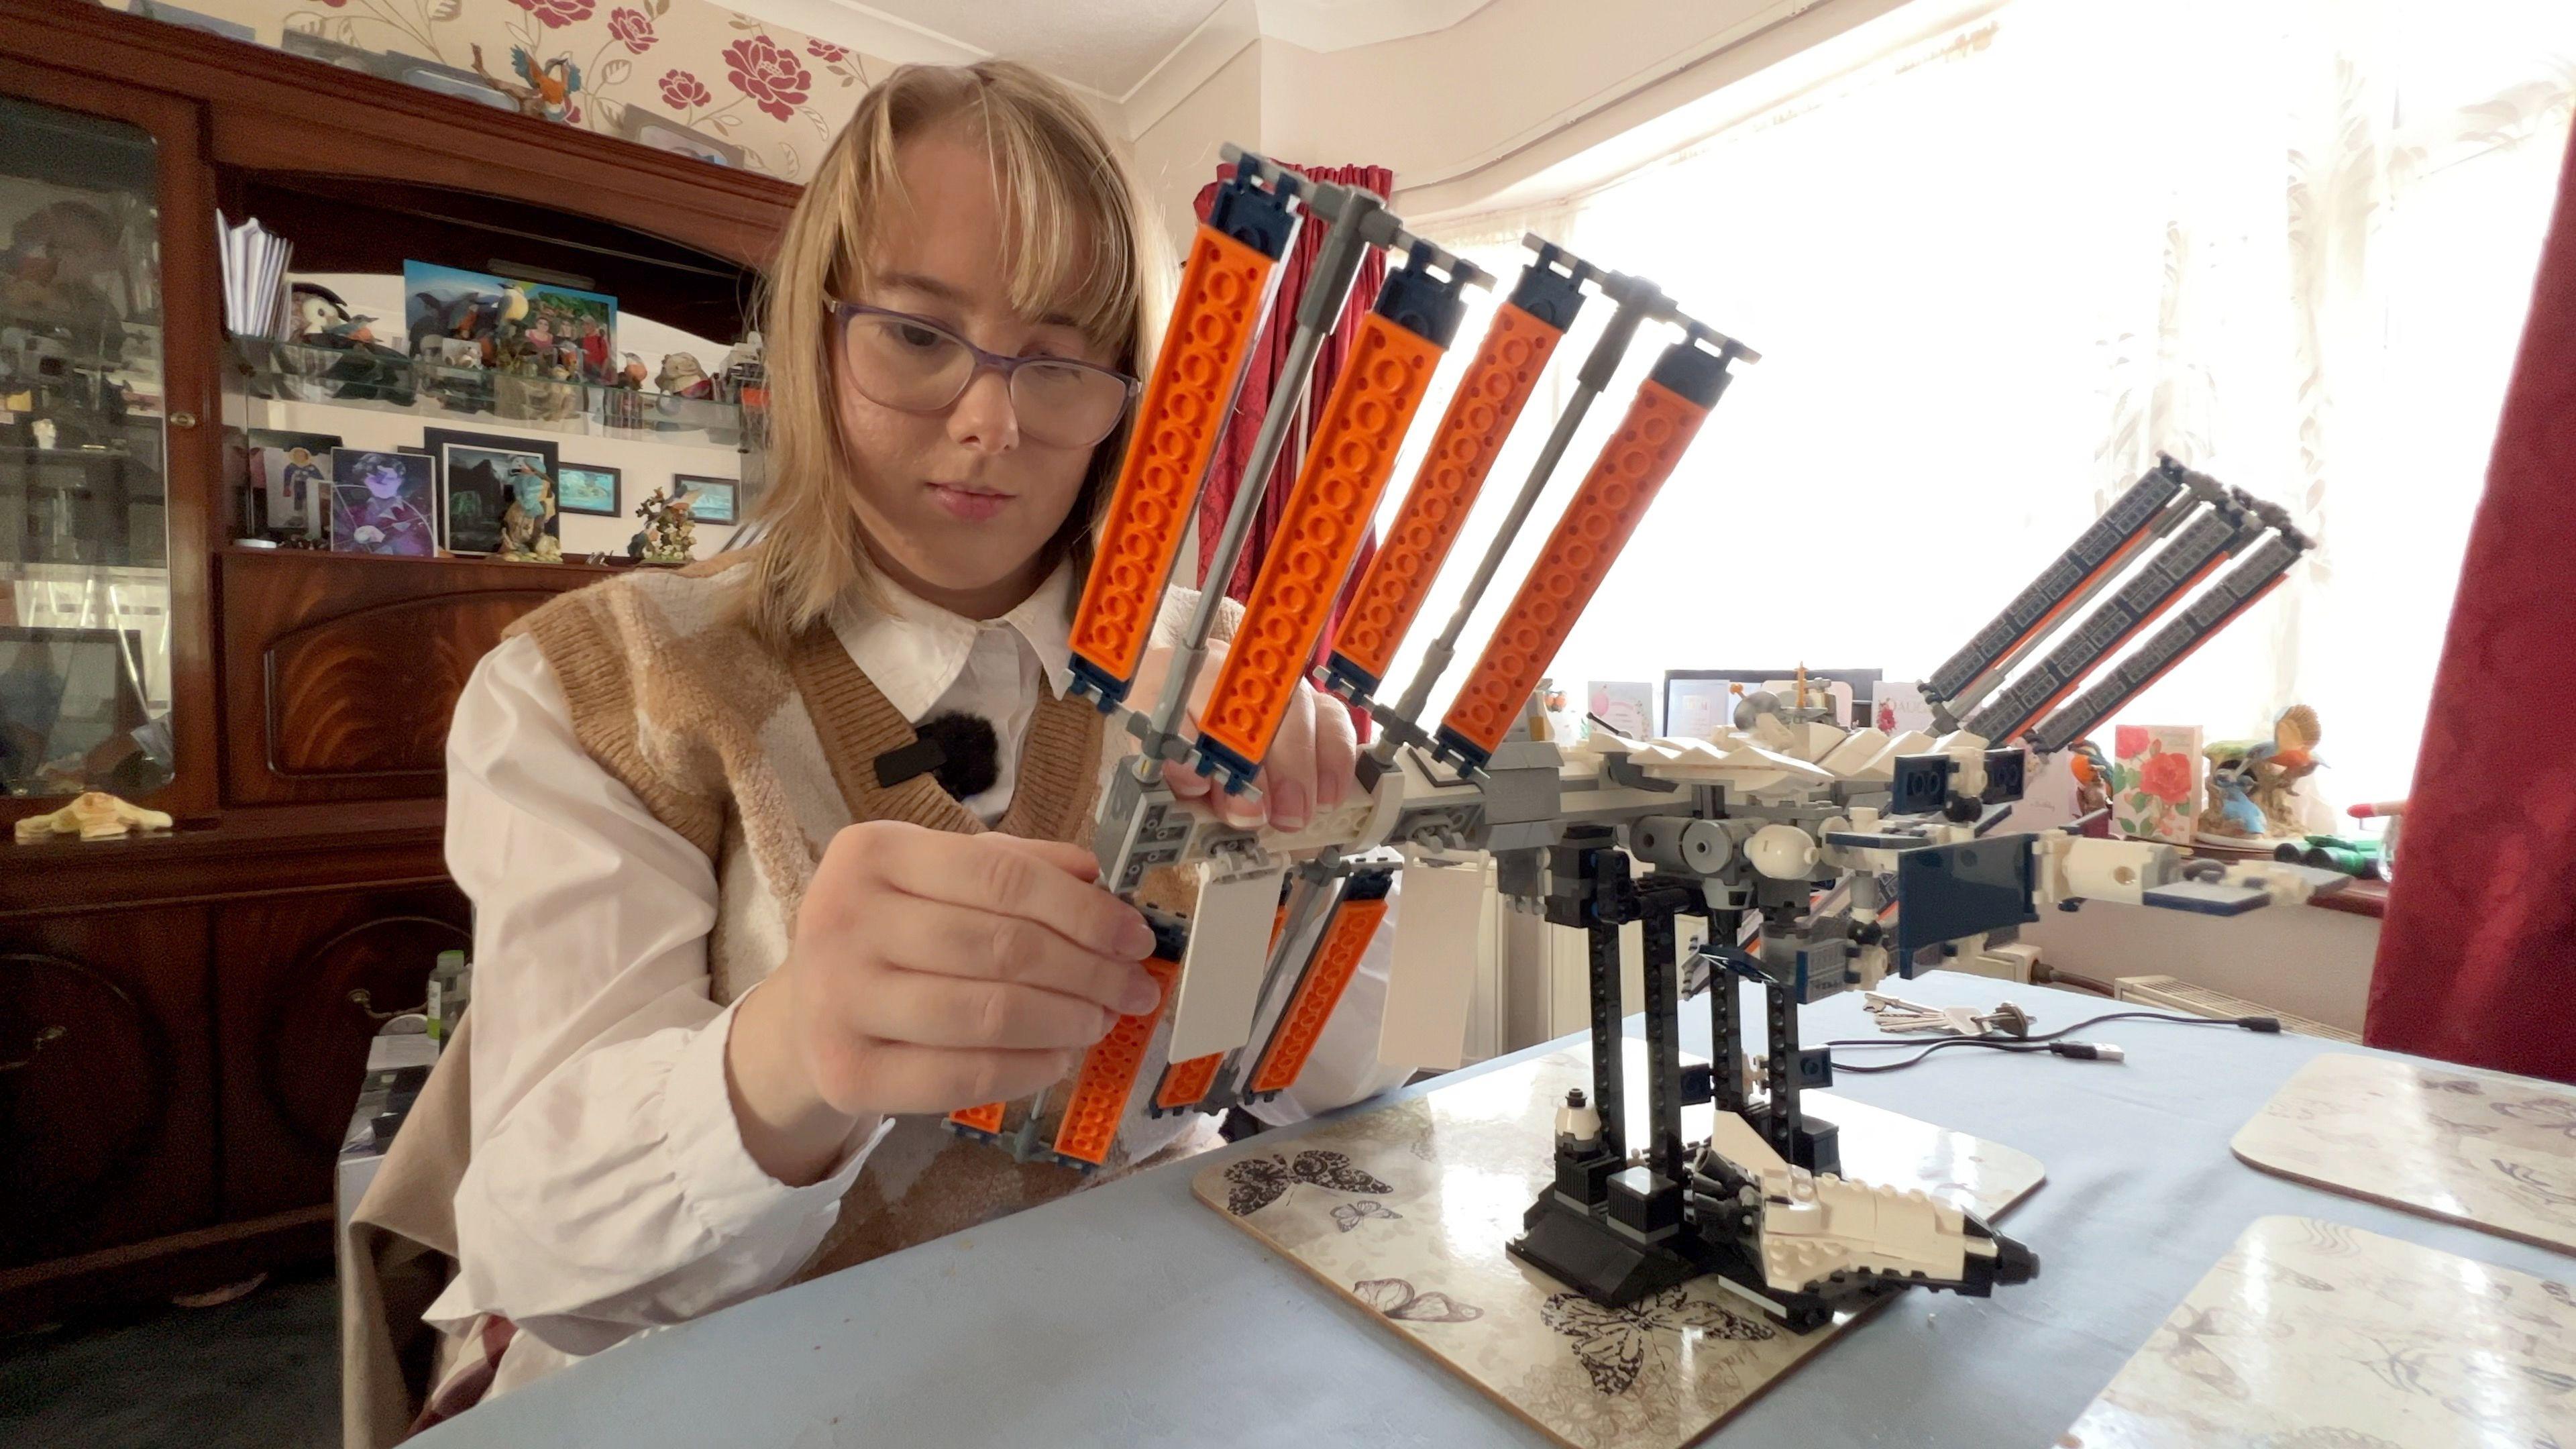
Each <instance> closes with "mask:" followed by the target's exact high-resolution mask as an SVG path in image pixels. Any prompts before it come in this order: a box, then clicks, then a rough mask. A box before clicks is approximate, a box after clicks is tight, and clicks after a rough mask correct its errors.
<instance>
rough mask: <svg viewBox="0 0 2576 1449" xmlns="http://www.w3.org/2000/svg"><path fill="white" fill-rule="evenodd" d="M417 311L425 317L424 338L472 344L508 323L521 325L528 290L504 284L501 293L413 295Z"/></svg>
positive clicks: (526, 307) (421, 293)
mask: <svg viewBox="0 0 2576 1449" xmlns="http://www.w3.org/2000/svg"><path fill="white" fill-rule="evenodd" d="M411 300H412V307H413V310H414V311H415V312H416V313H417V314H419V315H420V317H421V318H422V335H424V336H431V337H457V338H462V339H464V340H466V341H469V342H475V341H481V340H483V339H486V338H489V337H491V336H492V335H493V334H494V333H495V332H498V331H499V330H500V328H501V324H503V323H505V322H517V321H520V320H522V319H524V318H525V317H526V316H527V315H528V292H527V289H526V288H524V287H522V286H520V285H519V284H518V283H516V282H503V283H502V284H501V290H500V291H498V292H480V291H477V292H467V293H466V294H464V295H463V296H461V297H440V296H438V295H437V294H435V293H431V292H414V293H413V294H412V298H411Z"/></svg>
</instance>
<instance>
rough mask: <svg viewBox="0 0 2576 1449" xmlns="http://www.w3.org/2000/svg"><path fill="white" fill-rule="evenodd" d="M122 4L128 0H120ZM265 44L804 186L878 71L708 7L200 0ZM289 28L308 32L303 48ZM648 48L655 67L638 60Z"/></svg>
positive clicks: (598, 1) (650, 1)
mask: <svg viewBox="0 0 2576 1449" xmlns="http://www.w3.org/2000/svg"><path fill="white" fill-rule="evenodd" d="M111 3H116V4H120V5H121V4H124V3H126V0H111ZM189 5H190V8H192V9H195V10H200V11H203V12H205V13H207V14H210V15H215V16H219V17H221V18H223V19H226V20H233V21H238V22H240V23H242V24H244V25H248V26H249V27H251V29H252V31H253V33H255V34H256V35H257V36H258V37H259V39H260V41H261V42H262V43H263V44H266V45H271V46H276V47H278V48H281V49H296V48H298V46H299V45H300V46H302V47H303V48H304V49H305V51H306V53H314V52H315V51H320V52H323V53H324V55H325V58H331V57H332V56H334V55H346V54H347V53H348V49H345V48H354V49H355V50H358V51H364V52H368V53H370V54H372V55H375V56H382V57H400V58H403V59H404V60H406V61H427V62H432V63H434V64H435V65H437V66H440V67H444V68H445V69H446V71H447V72H463V73H465V74H466V75H467V76H471V77H473V78H476V79H479V81H480V82H481V84H483V85H485V86H488V87H490V88H491V89H492V90H494V91H497V92H499V93H500V94H501V95H503V96H506V97H508V98H509V100H510V101H511V103H512V104H513V105H515V106H517V107H518V109H519V110H520V112H521V113H523V114H525V115H530V116H535V117H537V118H539V119H542V120H548V121H553V122H557V123H559V124H562V125H568V126H578V127H580V128H581V129H583V130H586V131H597V132H600V133H602V134H604V135H611V136H624V137H628V138H630V139H648V140H654V141H659V142H660V143H662V144H664V145H666V147H670V148H672V149H677V147H672V146H671V143H672V142H673V141H674V140H679V141H684V142H685V143H686V144H687V147H688V149H690V150H691V151H692V153H693V154H700V155H704V156H709V157H720V158H721V159H722V160H723V161H724V162H727V163H736V162H737V158H738V164H740V165H742V166H743V167H744V168H746V169H748V170H753V171H760V172H765V173H767V174H769V175H772V176H776V177H779V178H780V179H782V180H787V181H802V180H803V179H804V178H805V174H806V172H807V171H808V170H809V169H810V168H811V167H812V165H813V164H814V161H815V159H816V158H817V157H819V156H820V155H821V154H822V152H823V148H824V147H825V146H827V145H828V144H830V142H831V139H832V137H833V136H834V135H836V134H838V133H839V131H840V129H841V126H842V124H843V122H845V121H846V120H847V119H848V118H849V114H850V111H851V109H852V108H853V107H854V106H856V105H857V104H858V100H859V96H860V95H861V94H862V93H863V92H864V91H865V89H866V87H867V85H868V84H869V79H870V77H871V76H873V75H878V74H882V73H883V72H884V71H886V70H887V69H890V68H891V67H890V66H889V65H888V64H887V63H886V62H883V61H879V60H876V59H874V58H872V57H869V56H866V55H862V54H860V53H858V52H856V51H853V50H851V49H850V48H849V47H847V46H843V45H836V44H834V43H832V42H830V41H827V40H822V39H818V38H816V37H814V36H810V35H805V34H802V33H800V32H798V31H793V30H788V29H786V28H784V27H781V26H776V25H770V24H767V23H765V22H762V21H758V20H754V19H752V18H750V17H749V16H746V15H742V14H738V13H736V12H735V11H732V10H728V9H726V8H724V7H723V6H721V5H716V4H712V3H709V0H189ZM289 36H295V37H298V40H297V41H296V42H295V43H294V44H290V43H289V41H288V37H289ZM647 52H650V56H649V59H648V60H638V59H637V57H639V56H645V55H646V54H647Z"/></svg>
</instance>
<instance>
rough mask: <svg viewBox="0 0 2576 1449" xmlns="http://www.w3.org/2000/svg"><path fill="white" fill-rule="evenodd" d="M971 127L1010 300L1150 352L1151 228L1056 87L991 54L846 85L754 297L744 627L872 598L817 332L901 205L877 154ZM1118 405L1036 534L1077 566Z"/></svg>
mask: <svg viewBox="0 0 2576 1449" xmlns="http://www.w3.org/2000/svg"><path fill="white" fill-rule="evenodd" d="M951 123H955V124H962V125H965V126H967V127H970V128H972V131H973V133H974V134H975V135H976V136H977V137H978V138H979V139H981V140H982V141H983V143H984V146H985V150H986V153H987V154H988V155H990V156H991V158H992V163H993V175H994V178H995V185H996V188H997V190H998V191H999V193H1000V196H999V199H1000V202H1001V207H1002V238H1001V241H1002V260H1003V267H1004V270H1005V271H1006V272H1007V273H1008V275H1009V277H1010V281H1011V290H1010V302H1011V305H1012V306H1013V307H1014V308H1016V309H1018V310H1019V311H1021V312H1023V313H1025V314H1026V315H1029V316H1031V317H1036V316H1040V315H1045V314H1050V313H1054V314H1061V315H1063V316H1066V317H1069V318H1071V319H1072V320H1073V321H1074V323H1075V324H1076V325H1077V326H1078V327H1080V329H1081V330H1082V332H1083V334H1084V335H1085V336H1086V337H1088V338H1089V339H1090V340H1091V341H1092V342H1094V343H1095V344H1097V345H1099V346H1100V347H1101V348H1103V349H1104V350H1105V351H1107V352H1108V353H1109V354H1111V355H1112V356H1113V357H1114V358H1115V359H1116V362H1115V364H1114V365H1115V366H1116V367H1118V369H1119V370H1120V371H1122V372H1127V373H1130V374H1133V375H1134V376H1137V377H1143V376H1144V375H1145V374H1146V373H1147V371H1149V370H1150V369H1151V367H1152V365H1153V359H1152V357H1151V355H1150V354H1151V351H1152V347H1153V337H1154V333H1153V331H1152V330H1151V323H1152V322H1153V321H1156V320H1159V319H1158V318H1155V317H1150V316H1149V309H1151V308H1153V306H1154V304H1157V303H1159V302H1160V301H1161V300H1162V293H1163V291H1164V287H1163V283H1162V277H1163V273H1164V272H1165V271H1166V270H1167V268H1165V267H1164V266H1163V265H1162V252H1163V250H1164V248H1163V242H1162V229H1161V228H1160V227H1159V226H1155V225H1152V224H1150V223H1149V221H1148V219H1147V216H1146V213H1145V210H1144V204H1143V202H1142V201H1141V200H1140V199H1139V195H1138V192H1137V189H1136V187H1135V184H1134V182H1133V181H1132V180H1131V179H1130V178H1129V176H1128V174H1127V169H1126V167H1125V166H1123V165H1122V164H1120V162H1119V159H1118V154H1117V152H1116V151H1115V150H1113V149H1112V148H1111V146H1110V142H1109V138H1108V136H1107V135H1106V134H1105V133H1103V132H1102V130H1101V129H1100V125H1099V123H1098V122H1097V121H1095V120H1093V119H1092V116H1091V113H1090V112H1089V111H1087V110H1085V109H1084V108H1083V105H1082V103H1081V102H1080V101H1078V100H1076V99H1074V97H1073V96H1072V94H1071V93H1069V92H1067V91H1066V90H1065V89H1064V88H1063V87H1061V86H1059V85H1057V84H1056V83H1055V82H1053V81H1051V80H1048V79H1047V78H1046V77H1045V76H1042V75H1040V74H1039V73H1037V72H1036V71H1033V70H1031V69H1029V68H1028V67H1027V66H1024V65H1020V64H1017V63H1015V62H1012V61H1005V60H988V61H979V62H977V63H976V64H974V65H967V66H926V65H907V66H901V67H898V68H897V69H895V70H894V71H893V72H892V73H891V74H889V75H888V76H887V77H886V78H885V80H883V81H882V82H880V83H879V84H878V85H877V86H876V87H875V88H874V89H872V90H870V91H869V92H868V93H867V95H866V96H865V97H864V98H863V99H861V100H860V102H859V107H858V110H857V112H856V113H855V114H853V115H852V116H851V118H850V124H849V125H848V127H846V128H845V129H844V130H843V131H842V132H841V135H840V138H839V139H838V140H836V141H834V142H833V143H832V149H831V150H830V151H829V152H827V153H826V154H825V155H824V157H823V160H822V163H821V165H820V166H819V167H818V168H817V169H816V172H815V176H814V180H813V182H812V183H811V184H810V185H808V186H807V187H806V188H805V194H804V196H803V197H802V198H801V199H799V200H798V202H797V203H796V210H795V212H794V214H792V215H791V216H790V217H789V218H788V220H787V230H786V234H785V236H784V237H783V238H782V239H781V242H780V245H779V249H778V256H777V260H776V261H775V262H774V263H773V264H772V266H771V267H770V269H769V272H768V274H767V276H766V278H765V279H764V280H763V283H762V298H761V302H760V306H759V311H760V312H761V314H762V316H763V327H762V334H763V337H764V339H765V341H766V357H765V361H766V362H767V363H768V369H769V376H768V384H769V441H768V445H767V452H768V459H767V461H768V471H769V478H770V484H769V488H768V491H767V493H766V494H765V495H764V496H763V498H762V500H761V506H760V510H759V512H760V517H761V518H762V519H763V520H764V523H765V527H764V529H763V538H762V541H761V542H760V544H759V545H758V546H757V549H756V551H755V554H754V565H753V566H754V573H753V580H754V585H755V586H754V588H753V589H752V590H750V592H749V595H748V597H747V598H746V600H745V603H746V604H747V605H748V607H750V608H751V609H752V610H753V623H754V626H755V627H756V629H757V630H758V632H759V633H760V635H761V637H762V638H763V639H764V640H766V641H767V642H769V643H770V644H772V645H773V646H776V645H783V644H784V643H785V642H786V641H787V640H788V639H791V638H793V637H794V636H795V635H797V634H798V633H800V632H802V631H803V630H804V629H806V628H808V627H810V626H811V625H813V624H814V623H815V622H817V621H818V620H820V619H822V618H823V617H824V616H825V615H826V614H828V613H829V612H830V610H831V608H832V606H833V604H834V603H835V602H836V601H837V600H838V599H839V598H840V597H841V596H842V595H843V594H844V593H847V592H851V591H855V592H856V593H857V594H858V596H859V597H860V598H861V599H862V600H865V601H867V602H871V603H877V604H882V603H883V602H884V598H885V595H884V588H883V579H882V577H881V576H880V575H879V573H878V571H877V568H876V565H875V564H874V563H873V562H872V561H871V560H870V559H869V557H868V553H867V548H866V545H865V543H864V542H863V540H862V536H861V532H860V525H859V515H858V510H857V508H856V506H855V504H854V502H853V498H852V494H853V489H852V483H851V478H852V473H853V472H854V470H855V465H854V463H853V462H852V460H851V457H850V454H849V451H848V449H847V447H846V446H845V443H844V440H843V438H842V437H841V430H840V410H839V408H838V407H837V406H836V404H835V388H836V386H837V384H836V383H835V381H834V369H835V356H834V353H835V347H834V342H835V338H834V332H833V328H832V326H831V312H830V308H829V305H828V301H827V299H830V298H839V299H842V300H856V299H857V298H859V297H860V296H862V295H864V293H865V291H866V287H867V282H868V269H869V267H870V266H871V264H872V263H873V261H874V260H875V258H876V256H877V255H878V251H877V244H878V241H879V239H880V238H881V237H882V236H883V234H884V231H885V229H886V228H887V227H888V226H891V225H900V224H901V223H902V221H903V218H904V215H905V212H906V211H907V209H908V206H909V202H908V199H907V198H906V196H905V194H904V189H903V178H902V175H901V173H900V172H899V171H898V170H897V168H896V161H895V152H896V148H897V147H898V146H900V145H901V144H902V143H903V142H904V141H905V140H906V139H907V138H909V137H911V136H913V135H916V134H918V133H920V132H922V131H925V130H928V129H930V128H933V127H936V126H940V125H944V124H951ZM1132 423H1133V418H1132V416H1131V417H1130V418H1128V419H1127V420H1124V421H1122V422H1121V423H1120V424H1119V427H1118V430H1117V431H1116V432H1114V433H1111V434H1110V435H1109V436H1108V437H1107V438H1104V439H1102V440H1101V442H1100V443H1099V444H1098V445H1097V446H1096V447H1095V448H1094V449H1093V450H1092V455H1091V466H1090V468H1089V470H1088V471H1087V472H1086V473H1085V474H1084V477H1083V486H1082V492H1081V493H1080V494H1079V495H1078V496H1077V497H1076V499H1075V501H1074V506H1073V509H1072V511H1071V512H1070V513H1068V514H1067V515H1066V517H1065V521H1064V526H1063V527H1062V528H1061V529H1059V530H1058V531H1057V533H1056V536H1055V538H1054V539H1052V540H1051V541H1050V542H1049V544H1048V550H1049V552H1050V553H1051V554H1052V555H1054V556H1055V557H1059V558H1070V559H1071V560H1072V562H1073V565H1074V568H1075V569H1076V571H1077V572H1081V571H1087V570H1088V569H1089V568H1090V566H1091V540H1092V532H1093V529H1094V528H1095V527H1096V526H1097V524H1098V521H1099V516H1100V514H1101V513H1102V511H1103V510H1105V509H1106V508H1107V506H1108V502H1109V491H1110V488H1111V486H1112V485H1113V484H1114V483H1115V482H1116V480H1117V469H1118V465H1119V460H1120V458H1121V457H1122V456H1123V455H1124V454H1125V452H1126V449H1127V434H1128V428H1129V427H1130V425H1131V424H1132Z"/></svg>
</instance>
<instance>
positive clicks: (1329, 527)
mask: <svg viewBox="0 0 2576 1449" xmlns="http://www.w3.org/2000/svg"><path fill="white" fill-rule="evenodd" d="M1442 350H1443V349H1442V348H1441V347H1440V346H1439V345H1438V344H1437V343H1434V342H1432V341H1430V340H1429V339H1427V338H1424V337H1422V336H1421V335H1419V334H1417V333H1415V332H1411V331H1408V330H1407V329H1406V328H1404V327H1403V326H1401V325H1399V324H1397V323H1395V322H1392V321H1389V320H1388V319H1387V318H1385V317H1383V316H1380V315H1379V314H1377V313H1375V312H1372V313H1370V314H1369V315H1368V317H1367V318H1366V319H1365V320H1363V321H1362V322H1361V324H1360V328H1359V333H1358V336H1357V337H1356V338H1355V339H1354V341H1353V343H1352V346H1351V356H1350V361H1349V362H1348V363H1347V364H1346V365H1345V367H1344V370H1343V372H1342V376H1341V380H1340V381H1339V382H1338V383H1336V384H1335V385H1334V387H1333V396H1332V400H1331V401H1330V402H1329V403H1327V404H1326V405H1325V408H1324V412H1323V418H1322V421H1321V422H1320V423H1319V424H1318V425H1317V426H1316V429H1315V438H1314V442H1313V444H1312V445H1311V446H1310V447H1309V448H1308V450H1307V453H1306V463H1305V467H1304V468H1303V469H1302V470H1301V471H1300V472H1299V474H1298V476H1297V487H1296V490H1295V491H1294V492H1292V493H1291V494H1290V495H1289V497H1288V507H1287V510H1286V512H1284V513H1282V514H1281V515H1280V519H1279V531H1278V533H1277V535H1276V538H1275V541H1274V542H1273V543H1272V544H1271V546H1270V557H1269V558H1268V559H1267V560H1266V561H1265V562H1264V563H1263V564H1262V566H1261V575H1260V577H1259V578H1257V579H1255V580H1254V581H1253V585H1252V597H1251V599H1250V600H1249V601H1248V602H1247V603H1246V604H1245V606H1244V610H1243V622H1242V623H1241V624H1239V625H1237V626H1236V628H1235V631H1234V639H1233V642H1232V643H1230V644H1228V645H1227V646H1226V654H1225V667H1224V668H1223V669H1221V670H1219V671H1218V673H1217V679H1216V687H1215V689H1214V690H1212V691H1211V692H1210V693H1209V695H1208V700H1207V704H1206V706H1205V707H1204V708H1202V709H1201V710H1200V711H1199V749H1200V750H1201V752H1202V755H1201V768H1203V769H1204V768H1206V767H1207V765H1208V763H1209V762H1210V761H1214V762H1216V763H1218V764H1221V765H1222V766H1223V767H1224V768H1225V769H1226V771H1227V772H1228V773H1229V774H1230V775H1233V776H1234V777H1235V778H1236V779H1238V780H1248V779H1249V778H1250V777H1251V775H1252V772H1253V771H1254V770H1255V769H1257V768H1259V767H1260V764H1261V757H1262V756H1263V755H1264V754H1267V753H1268V752H1269V750H1270V741H1271V738H1272V736H1274V735H1276V734H1277V733H1278V732H1279V721H1280V720H1281V718H1282V717H1284V716H1285V715H1286V713H1287V710H1288V701H1289V699H1290V697H1291V696H1292V695H1293V694H1294V692H1295V691H1296V688H1297V681H1298V680H1300V679H1302V678H1304V677H1305V675H1306V666H1307V663H1308V661H1309V660H1310V659H1312V658H1313V657H1314V653H1315V641H1316V640H1317V639H1318V638H1319V637H1321V635H1322V634H1323V632H1324V621H1325V619H1326V618H1327V617H1328V616H1330V614H1331V613H1332V608H1333V600H1334V598H1335V597H1336V596H1337V595H1339V594H1340V593H1341V589H1342V581H1343V580H1344V579H1345V578H1347V577H1349V575H1350V568H1351V560H1352V559H1353V558H1354V557H1355V556H1357V554H1358V553H1359V546H1360V540H1361V539H1362V538H1363V537H1365V536H1366V535H1367V533H1368V526H1369V520H1370V518H1372V517H1373V516H1375V514H1376V512H1377V501H1378V497H1379V495H1380V494H1382V493H1384V492H1385V491H1386V482H1387V479H1388V478H1389V477H1390V476H1391V475H1392V474H1393V473H1394V472H1395V458H1396V452H1397V450H1398V449H1399V448H1401V447H1402V446H1403V444H1404V434H1405V430H1406V429H1407V428H1410V427H1411V426H1412V425H1413V415H1414V413H1415V412H1416V411H1418V410H1419V409H1420V408H1421V406H1422V395H1423V394H1424V393H1425V392H1427V391H1429V389H1430V387H1431V374H1432V373H1433V372H1434V371H1436V370H1437V369H1438V368H1439V366H1440V357H1441V353H1442ZM1211 747H1213V748H1211Z"/></svg>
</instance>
